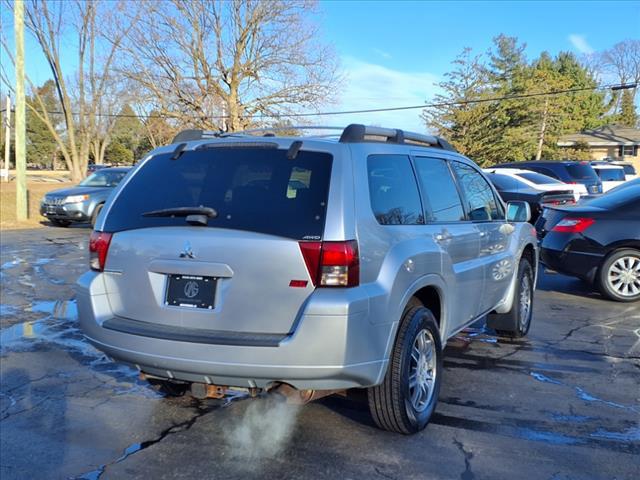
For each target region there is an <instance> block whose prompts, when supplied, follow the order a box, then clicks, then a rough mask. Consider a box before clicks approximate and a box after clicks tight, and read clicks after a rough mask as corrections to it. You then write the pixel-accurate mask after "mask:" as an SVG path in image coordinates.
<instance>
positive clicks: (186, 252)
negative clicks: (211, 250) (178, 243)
mask: <svg viewBox="0 0 640 480" xmlns="http://www.w3.org/2000/svg"><path fill="white" fill-rule="evenodd" d="M180 258H196V256H195V254H194V253H193V250H191V242H189V241H188V240H187V241H186V242H184V248H183V249H182V252H181V253H180Z"/></svg>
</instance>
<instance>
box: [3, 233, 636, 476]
mask: <svg viewBox="0 0 640 480" xmlns="http://www.w3.org/2000/svg"><path fill="white" fill-rule="evenodd" d="M88 233H89V231H88V230H87V229H84V228H73V229H57V228H46V229H37V230H31V231H22V232H3V233H2V246H1V250H0V260H1V261H0V263H1V274H0V286H1V289H2V290H1V298H0V309H1V310H0V313H1V318H0V328H1V330H0V374H1V387H0V477H1V478H2V479H13V478H16V479H21V478H84V479H98V478H100V479H106V478H154V479H155V478H158V479H161V478H194V477H197V478H224V479H233V478H242V479H247V478H264V477H270V478H323V477H324V478H354V479H355V478H382V479H405V478H416V479H425V478H426V479H429V478H444V479H449V478H451V479H458V478H459V479H463V480H471V479H501V478H505V479H512V478H535V479H556V480H559V479H627V478H628V479H631V478H634V479H635V478H637V477H638V472H639V471H640V305H638V304H636V305H630V304H618V303H614V302H609V301H606V300H603V299H602V298H601V297H600V296H599V295H598V294H596V293H593V292H590V291H589V289H587V288H586V287H585V286H583V285H582V284H581V283H580V282H579V281H577V280H574V279H571V278H568V277H564V276H561V275H558V274H544V275H542V276H541V279H540V281H539V284H538V292H537V297H536V303H535V308H534V321H533V324H532V329H531V332H530V334H529V336H528V337H527V338H526V339H521V340H516V341H509V340H505V339H500V338H496V337H495V336H494V335H493V334H492V333H493V332H491V331H489V330H485V329H484V328H483V327H482V325H477V326H476V327H475V328H471V329H469V330H467V331H465V332H463V333H462V334H460V335H459V336H458V337H456V338H455V339H453V340H451V341H450V342H449V345H448V347H447V350H446V357H445V372H444V377H443V385H442V391H441V394H440V401H439V404H438V407H437V409H436V413H435V415H434V417H433V419H432V421H431V423H430V425H429V426H428V427H427V429H426V430H425V431H423V432H421V433H420V434H418V435H414V436H410V437H406V436H401V435H396V434H391V433H387V432H383V431H380V430H377V429H376V428H375V427H374V426H373V424H372V422H371V420H370V418H369V414H368V411H367V407H366V404H365V403H364V402H363V395H362V392H352V393H351V394H350V396H349V397H348V398H343V397H338V396H333V397H328V398H325V399H323V400H320V401H317V402H315V403H313V404H310V405H306V406H303V407H295V406H291V405H283V404H281V403H279V402H275V401H274V400H273V399H270V398H262V399H258V400H249V399H246V398H245V397H243V396H241V395H237V396H234V397H230V398H227V399H225V400H208V401H197V400H194V399H191V398H189V397H182V398H165V397H164V396H162V395H161V394H160V393H158V392H156V391H155V390H153V389H152V388H151V387H150V386H148V385H147V384H146V383H145V382H142V381H140V380H138V378H137V373H136V372H135V371H134V370H133V369H131V368H129V367H126V366H123V365H118V364H114V363H112V362H110V361H109V360H108V359H107V358H105V357H104V355H102V354H101V353H100V352H99V351H97V350H95V349H94V348H93V347H91V346H90V345H88V344H87V343H86V342H85V341H84V340H83V338H82V335H81V333H80V332H79V330H78V329H77V311H76V305H75V300H74V298H73V297H74V292H73V284H74V282H75V279H76V278H77V277H78V276H79V275H80V274H81V273H82V272H83V271H85V270H86V265H87V253H86V250H87V241H88Z"/></svg>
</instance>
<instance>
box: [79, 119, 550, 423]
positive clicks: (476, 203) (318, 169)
mask: <svg viewBox="0 0 640 480" xmlns="http://www.w3.org/2000/svg"><path fill="white" fill-rule="evenodd" d="M529 217H530V211H529V206H528V204H526V203H524V202H511V203H509V204H507V205H504V204H503V202H502V200H501V199H500V196H499V195H498V193H497V192H496V190H495V189H494V187H493V186H492V185H491V183H490V182H489V181H488V180H487V177H486V175H485V174H484V173H483V172H482V170H480V168H478V166H477V165H476V164H475V163H474V162H472V161H471V160H469V159H467V158H465V157H464V156H462V155H460V154H458V153H456V151H455V150H454V149H453V148H452V147H451V146H450V145H449V144H448V143H447V142H446V141H445V140H443V139H442V138H439V137H435V136H430V135H421V134H415V133H411V132H405V131H402V130H396V129H389V128H380V127H368V126H366V127H365V126H364V125H357V124H354V125H349V126H348V127H347V128H345V129H344V130H343V131H341V132H339V134H338V135H334V136H322V135H316V136H298V137H280V136H275V135H274V134H273V133H267V134H265V135H263V136H257V135H255V132H249V133H226V134H218V133H213V132H206V131H196V130H190V131H185V132H182V133H180V134H179V135H178V136H177V137H176V138H175V139H174V142H173V144H171V145H168V146H164V147H160V148H157V149H156V150H154V151H152V152H151V153H150V154H149V155H148V156H147V157H146V158H145V159H144V160H143V161H141V162H140V163H139V164H138V165H137V166H136V167H134V170H133V171H132V172H131V174H130V175H128V176H127V177H126V179H125V180H124V181H123V182H122V183H121V184H120V185H119V186H118V187H117V189H116V191H115V192H114V194H113V195H112V196H111V197H110V199H109V201H108V202H107V204H106V205H105V207H104V211H103V214H102V215H100V217H99V218H98V222H97V223H96V226H95V231H94V232H93V233H92V235H91V239H90V246H89V249H90V267H91V270H90V271H89V272H87V273H85V274H84V275H82V276H81V277H80V279H79V280H78V285H77V298H78V307H79V317H80V323H81V327H82V329H83V331H84V333H85V335H86V337H87V339H88V340H89V341H90V342H91V343H92V344H94V345H95V346H96V347H97V348H99V349H101V350H103V351H104V352H105V353H106V354H107V355H109V356H110V357H112V358H113V359H116V360H118V361H122V362H126V363H128V364H131V365H134V366H135V367H136V368H138V369H139V370H140V372H141V374H142V375H144V377H145V378H147V379H149V381H151V382H152V383H155V384H157V385H159V386H161V387H162V388H164V389H165V390H167V391H172V392H183V391H186V389H190V390H191V392H192V394H194V395H196V396H210V397H211V396H213V397H220V396H223V395H224V394H225V392H227V391H228V389H229V388H236V389H237V388H242V389H246V390H247V391H248V392H249V393H250V394H251V395H252V396H255V395H257V394H258V393H260V392H264V391H271V390H276V391H282V392H285V393H286V394H287V395H288V396H291V395H293V396H296V395H297V396H298V397H299V398H298V399H302V400H305V401H306V400H312V399H315V398H319V397H321V396H323V395H327V394H330V393H333V392H336V391H341V390H345V389H351V388H364V389H367V397H368V404H369V407H370V411H371V414H372V417H373V420H374V421H375V423H376V424H377V425H378V426H379V427H380V428H383V429H386V430H390V431H394V432H400V433H405V434H407V433H413V432H417V431H419V430H421V429H422V428H424V427H425V425H426V424H427V422H428V420H429V418H430V416H431V414H432V412H433V411H434V409H435V406H436V402H437V399H438V392H439V389H440V385H441V382H442V375H443V363H442V361H443V360H442V358H443V347H444V345H445V343H446V341H447V339H449V338H450V337H452V336H453V335H454V334H456V333H457V332H459V331H460V330H462V329H464V328H465V327H466V326H468V325H470V324H471V323H473V322H475V321H476V320H479V319H482V318H483V317H484V316H487V315H488V316H487V322H488V324H489V326H490V327H492V328H495V329H496V331H497V332H498V334H500V335H507V336H512V337H520V336H523V335H525V334H526V333H527V331H528V330H529V327H530V325H531V317H532V302H533V294H534V289H535V282H536V273H537V264H538V250H537V244H536V237H535V232H532V227H531V225H529V224H528V223H526V222H527V220H528V219H529Z"/></svg>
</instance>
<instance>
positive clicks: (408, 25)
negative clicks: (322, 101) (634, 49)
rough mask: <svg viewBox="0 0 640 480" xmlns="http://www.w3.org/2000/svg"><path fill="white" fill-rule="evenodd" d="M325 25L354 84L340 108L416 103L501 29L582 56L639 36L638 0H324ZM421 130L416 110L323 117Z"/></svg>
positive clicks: (532, 47) (534, 48) (530, 51)
mask: <svg viewBox="0 0 640 480" xmlns="http://www.w3.org/2000/svg"><path fill="white" fill-rule="evenodd" d="M320 9H321V22H322V23H321V25H322V28H323V31H324V33H325V37H326V38H327V39H328V40H329V41H331V42H332V43H333V44H334V46H335V49H336V51H337V53H338V55H339V57H340V58H341V60H342V66H343V68H344V70H345V71H346V74H347V76H348V78H349V81H348V82H347V83H346V84H345V91H344V94H343V98H342V101H341V102H340V103H339V105H338V107H339V108H340V109H345V110H352V109H362V108H379V107H388V106H398V105H416V104H420V103H423V102H424V101H425V100H428V99H429V98H431V97H432V96H433V94H434V93H435V91H436V87H435V84H436V83H437V82H438V81H439V80H441V79H442V75H443V74H444V73H445V72H447V71H448V70H449V69H450V63H451V61H452V60H453V59H454V58H455V57H456V55H458V54H459V53H460V52H461V51H462V49H463V48H464V47H471V48H473V49H474V51H476V52H478V53H481V52H485V51H486V50H487V49H488V48H489V47H490V46H491V40H492V38H493V37H495V36H496V35H498V34H500V33H504V34H506V35H510V36H516V37H518V39H519V40H520V41H522V42H525V43H526V44H527V50H526V53H527V55H528V56H529V57H535V56H537V55H538V54H539V53H540V52H542V51H545V50H546V51H548V52H550V53H552V54H556V53H558V52H560V51H571V52H574V53H576V54H578V55H582V54H588V53H592V52H593V51H601V50H604V49H607V48H609V47H611V46H612V45H614V44H615V43H617V42H619V41H621V40H624V39H626V38H640V2H638V1H623V2H615V1H606V2H601V1H569V2H552V1H538V2H505V1H502V2H425V1H411V2H409V1H407V2H402V1H396V2H390V1H339V0H326V1H321V2H320ZM325 120H330V121H332V122H333V123H340V124H343V123H349V122H351V121H359V122H364V123H376V124H381V125H389V126H396V127H401V128H406V129H412V130H418V131H423V130H424V126H423V125H422V123H421V121H420V119H419V111H413V110H410V111H404V112H394V113H379V114H361V115H349V116H342V117H340V118H339V119H338V118H335V119H333V118H331V119H325Z"/></svg>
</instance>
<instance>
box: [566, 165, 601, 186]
mask: <svg viewBox="0 0 640 480" xmlns="http://www.w3.org/2000/svg"><path fill="white" fill-rule="evenodd" d="M567 172H568V173H569V176H571V178H572V179H573V180H593V181H594V182H597V181H598V175H596V172H595V171H594V170H593V167H591V165H589V164H588V163H576V164H574V165H567Z"/></svg>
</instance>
